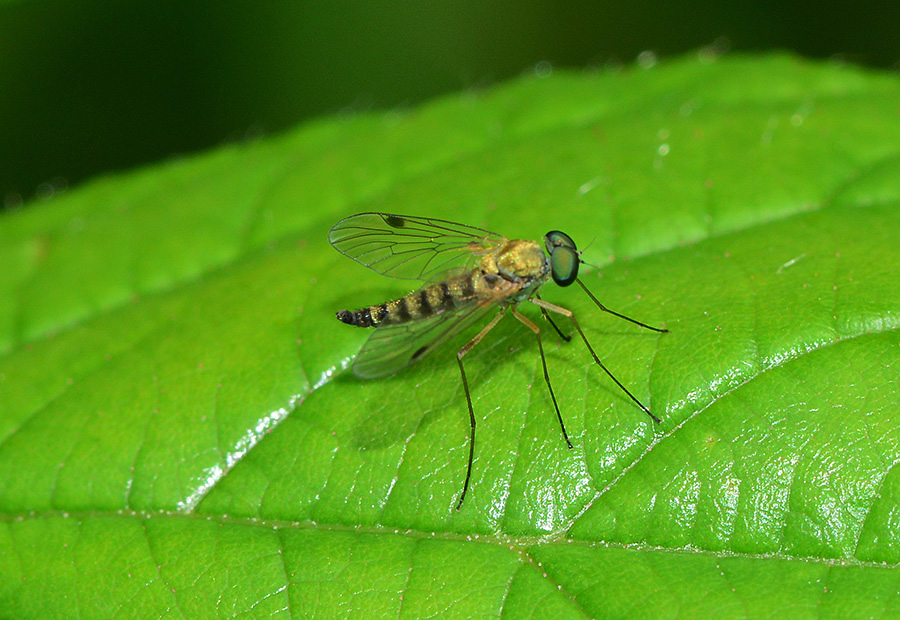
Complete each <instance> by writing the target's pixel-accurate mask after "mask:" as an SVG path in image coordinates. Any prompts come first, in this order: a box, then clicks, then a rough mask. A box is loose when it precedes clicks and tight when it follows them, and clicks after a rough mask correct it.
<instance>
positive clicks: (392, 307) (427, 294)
mask: <svg viewBox="0 0 900 620" xmlns="http://www.w3.org/2000/svg"><path fill="white" fill-rule="evenodd" d="M471 277H472V275H471V274H468V275H467V276H465V277H464V278H462V279H460V280H458V281H451V282H438V283H437V284H432V285H431V286H426V287H424V288H421V289H419V290H418V291H415V292H413V293H410V294H409V295H406V296H405V297H401V298H400V299H395V300H393V301H389V302H386V303H383V304H378V305H376V306H368V307H366V308H360V309H359V310H340V311H338V313H337V318H338V319H340V320H341V321H343V322H344V323H347V324H348V325H356V326H357V327H377V326H378V325H381V324H382V323H386V324H388V325H390V324H396V323H406V322H408V321H417V320H420V319H425V318H428V317H430V316H432V315H434V314H440V313H442V312H446V311H448V310H452V309H453V308H455V307H456V305H457V303H459V302H461V301H462V300H464V299H466V298H467V297H471V296H472V295H474V289H473V286H472V282H471Z"/></svg>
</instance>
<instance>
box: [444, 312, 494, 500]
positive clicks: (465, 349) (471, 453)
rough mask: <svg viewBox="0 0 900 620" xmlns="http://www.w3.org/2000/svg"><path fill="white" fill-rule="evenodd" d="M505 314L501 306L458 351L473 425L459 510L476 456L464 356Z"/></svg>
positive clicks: (470, 399) (458, 361) (460, 371)
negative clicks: (489, 320) (488, 321)
mask: <svg viewBox="0 0 900 620" xmlns="http://www.w3.org/2000/svg"><path fill="white" fill-rule="evenodd" d="M504 314H506V308H505V307H504V308H501V310H500V312H498V313H497V316H495V317H494V318H493V319H491V322H490V323H488V324H487V325H485V326H484V328H483V329H482V330H481V331H480V332H478V334H476V336H475V337H474V338H472V339H471V340H470V341H469V342H467V343H466V344H465V345H463V348H461V349H460V350H459V351H457V353H456V362H457V363H458V364H459V373H460V374H461V375H462V382H463V389H464V390H465V392H466V404H467V405H469V423H470V424H471V427H472V436H471V437H470V438H469V465H468V467H467V468H466V482H465V483H464V484H463V490H462V494H461V495H460V496H459V502H458V503H457V504H456V509H457V510H459V509H460V508H462V505H463V500H464V499H465V498H466V491H468V490H469V479H470V478H471V477H472V459H473V457H474V456H475V411H474V410H473V409H472V397H471V396H470V395H469V381H468V380H467V379H466V369H465V368H464V367H463V362H462V358H463V357H464V356H465V354H466V353H468V352H469V351H471V350H472V347H474V346H475V345H476V344H478V343H479V342H481V339H482V338H484V337H485V336H487V334H488V332H489V331H491V330H492V329H494V327H496V325H497V323H499V322H500V319H502V318H503V315H504Z"/></svg>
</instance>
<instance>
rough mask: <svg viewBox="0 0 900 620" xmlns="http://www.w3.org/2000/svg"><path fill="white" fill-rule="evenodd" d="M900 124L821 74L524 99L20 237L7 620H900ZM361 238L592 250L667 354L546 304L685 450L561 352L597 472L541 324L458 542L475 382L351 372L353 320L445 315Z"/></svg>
mask: <svg viewBox="0 0 900 620" xmlns="http://www.w3.org/2000/svg"><path fill="white" fill-rule="evenodd" d="M898 101H900V81H898V80H897V78H896V76H893V75H880V74H874V73H868V72H864V71H862V70H859V69H856V68H853V67H847V66H841V65H836V64H812V63H808V62H805V61H802V60H798V59H796V58H792V57H788V56H767V57H755V58H754V57H749V58H748V57H740V56H735V57H730V58H725V59H710V58H708V57H700V58H686V59H683V60H680V61H674V62H669V63H663V64H662V65H660V66H656V67H653V68H649V69H640V68H634V69H629V70H626V71H623V72H621V73H608V74H576V73H563V74H556V75H554V76H552V77H550V78H546V79H540V78H537V77H524V78H522V79H520V80H517V81H515V82H513V83H509V84H506V85H503V86H501V87H498V88H496V89H494V90H492V91H490V92H486V93H468V94H465V95H462V96H452V97H447V98H444V99H441V100H438V101H435V102H432V103H430V104H428V105H425V106H423V107H421V108H419V109H416V110H412V111H409V112H406V113H402V114H401V113H385V114H382V113H379V114H369V115H365V116H358V117H351V118H335V119H327V120H323V121H321V122H319V123H316V124H313V125H308V126H305V127H303V128H301V129H299V130H297V131H296V132H294V133H291V134H288V135H285V136H281V137H277V138H270V139H268V140H265V141H262V142H258V143H250V144H240V145H233V146H230V147H226V148H223V149H220V150H219V151H216V152H214V153H210V154H207V155H204V156H201V157H196V158H190V159H186V160H180V161H173V162H170V163H167V164H164V165H160V166H157V167H154V168H152V169H147V170H140V171H135V172H133V173H129V174H126V175H122V176H115V177H109V178H103V179H98V180H96V181H94V182H92V183H90V184H88V185H86V186H84V187H81V188H78V189H77V190H74V191H72V192H70V193H69V194H67V195H65V196H62V197H60V198H58V199H55V200H53V201H52V202H49V203H47V204H41V205H34V206H32V207H31V208H29V209H26V210H23V211H19V212H12V213H4V214H2V216H0V217H2V219H0V615H2V616H4V617H15V618H26V619H27V618H50V617H79V618H110V617H117V618H156V617H188V618H213V617H217V618H218V617H228V618H231V617H238V616H240V617H269V616H272V615H275V614H279V613H280V614H284V615H286V616H288V617H314V618H329V617H364V618H376V617H391V618H394V617H398V616H402V617H433V616H441V617H465V618H473V617H497V616H500V615H502V616H503V617H508V618H546V617H554V618H570V617H571V618H583V617H627V618H645V617H646V618H659V617H675V616H678V617H710V616H715V617H718V618H747V617H766V618H771V617H785V618H806V617H809V618H813V617H815V618H823V617H825V618H829V617H834V618H845V617H851V616H852V617H868V616H880V617H895V616H896V615H898V614H900V612H898V605H900V601H898V594H897V587H896V585H895V584H896V580H897V573H895V572H894V571H895V570H897V569H896V568H895V565H896V564H897V562H898V561H900V511H898V508H897V506H898V499H900V477H898V475H897V472H896V468H894V464H895V463H897V462H898V461H900V430H898V429H900V405H898V396H900V394H898V382H897V379H896V377H897V374H898V372H900V362H898V361H897V360H898V355H897V352H898V351H900V335H898V330H897V325H898V322H900V297H898V295H896V294H895V288H896V265H897V264H898V263H900V250H898V244H897V241H896V240H897V239H898V238H900V210H898V206H900V181H898V179H900V157H898V152H900V147H898V145H900V115H898V107H897V105H898V104H897V102H898ZM361 211H389V212H396V213H410V214H419V215H431V216H435V217H445V218H448V219H452V220H456V221H460V222H463V223H466V224H471V225H475V226H482V227H485V228H487V229H490V230H496V231H498V232H500V233H501V234H504V235H508V236H511V237H518V238H525V239H540V238H541V236H542V235H543V234H544V233H546V232H547V231H548V230H551V229H559V230H563V231H566V232H568V233H569V234H570V235H571V236H572V237H573V238H574V239H575V241H576V242H577V243H578V244H579V247H581V248H583V249H584V254H583V258H584V260H585V261H586V262H587V263H589V264H590V265H591V266H592V267H585V268H584V272H583V280H584V281H585V283H586V284H587V286H588V287H589V288H590V289H591V290H593V291H594V293H595V294H597V295H598V297H599V298H600V299H601V300H602V301H603V303H604V304H606V305H608V306H609V307H610V308H611V309H614V310H616V311H619V312H623V313H625V314H627V315H629V316H633V317H635V318H637V319H639V320H642V321H646V322H648V323H650V324H653V325H665V326H666V327H668V328H669V330H670V333H667V334H656V333H653V332H649V331H646V330H642V329H640V328H638V327H636V326H634V325H632V324H630V323H626V322H623V321H620V320H618V319H616V318H614V317H612V316H610V315H607V314H604V313H602V312H600V311H599V310H598V309H597V308H596V307H594V306H593V305H592V303H591V302H590V300H589V299H587V298H586V296H585V295H584V294H583V293H582V292H581V291H579V290H578V287H571V288H568V289H555V288H554V287H552V286H550V285H548V286H547V287H546V289H545V290H542V294H543V295H544V298H545V299H547V300H549V301H551V302H553V303H557V304H560V305H562V306H564V307H566V308H570V309H572V310H573V311H574V312H575V313H576V316H578V317H579V322H580V324H581V325H582V326H583V328H584V329H585V332H586V334H587V337H588V338H589V339H590V340H591V342H592V344H593V346H594V348H595V349H596V350H597V353H598V355H599V356H600V358H601V359H602V360H604V363H605V364H606V365H607V366H608V367H609V368H610V369H611V370H612V372H614V373H615V375H616V376H617V377H618V378H619V379H620V380H621V381H622V383H623V384H624V385H626V386H628V388H629V389H630V390H631V391H633V392H634V394H635V395H636V396H637V397H638V398H639V399H640V400H641V401H642V402H644V403H645V404H647V405H649V406H650V407H651V409H652V410H653V411H654V412H655V413H656V414H657V415H659V416H660V417H661V418H662V424H660V425H655V424H653V423H652V422H651V421H650V420H649V418H648V417H647V416H646V415H644V413H643V412H641V411H640V409H638V408H637V407H636V406H635V405H634V403H633V402H631V401H630V400H629V399H628V397H627V396H626V395H625V394H624V393H623V392H622V391H620V390H619V389H618V388H617V387H616V386H615V385H614V384H613V383H612V382H611V381H610V380H609V378H608V377H606V376H605V374H604V373H603V372H602V371H601V370H600V369H599V368H597V367H596V366H595V365H593V363H592V362H591V359H590V357H589V355H588V353H587V352H586V351H585V349H584V347H583V346H582V343H580V342H578V341H577V340H575V339H573V341H572V342H569V343H565V342H561V340H560V339H559V338H557V337H556V336H555V334H553V332H552V331H549V330H548V331H546V332H545V338H544V347H545V349H546V353H547V363H548V366H549V372H550V376H551V378H552V381H553V386H554V389H555V392H556V394H557V397H558V399H559V403H560V408H561V410H562V414H563V416H564V418H565V421H566V425H567V429H568V431H569V435H570V436H571V438H572V442H573V444H574V448H573V449H572V450H568V449H566V446H565V443H564V442H563V440H562V437H561V433H560V430H559V425H558V423H557V421H556V416H555V413H554V411H553V407H552V403H551V401H550V397H549V394H548V392H547V390H546V386H545V385H544V383H543V375H542V371H541V365H540V360H539V357H538V353H537V346H536V343H535V342H534V338H533V336H532V335H531V334H530V332H528V330H526V329H524V328H523V327H522V326H521V325H519V324H517V323H516V322H515V321H513V320H511V319H507V320H505V321H503V322H501V324H500V326H499V327H498V328H497V329H496V330H495V331H494V332H492V333H491V334H490V335H489V337H488V338H486V339H485V340H484V341H483V342H482V343H481V344H480V345H479V346H478V347H477V348H476V349H474V350H473V351H472V353H471V354H470V355H469V356H467V357H466V369H467V374H468V376H469V381H470V386H471V388H472V396H473V405H474V407H475V413H476V417H477V420H478V435H477V442H476V446H475V459H476V460H475V465H474V472H473V476H472V484H471V487H470V490H469V495H468V497H467V499H466V502H465V504H464V506H463V508H462V510H460V511H456V510H455V509H454V506H455V503H456V500H457V498H458V497H459V493H460V491H461V488H462V483H463V478H464V475H465V467H466V458H467V455H468V443H467V437H468V433H469V428H468V416H467V412H466V406H465V398H464V396H463V392H462V388H461V384H460V379H459V373H458V369H457V367H456V364H455V363H454V361H453V358H454V355H453V351H454V349H453V347H452V346H451V347H447V348H446V349H445V350H444V351H443V353H439V354H436V355H433V356H431V357H429V358H427V359H425V360H423V361H422V362H421V363H420V364H418V365H416V366H414V367H412V368H410V369H409V370H408V371H404V372H402V373H400V374H398V375H397V376H395V377H392V378H389V379H386V380H380V381H360V380H358V379H356V378H354V377H353V376H352V373H350V372H349V370H347V369H348V367H349V365H350V363H351V362H352V359H353V355H354V354H355V352H356V351H357V350H358V349H359V347H360V346H361V345H362V343H363V341H364V340H365V338H366V336H367V335H368V332H367V331H364V330H360V329H356V328H352V327H349V326H346V325H342V324H340V323H338V322H337V321H336V320H335V319H334V312H335V310H337V309H340V308H356V307H361V306H364V305H367V304H372V303H379V302H382V301H385V300H387V299H389V298H393V297H396V296H398V295H401V294H403V293H405V292H406V291H407V290H408V289H409V287H410V286H412V284H410V283H404V282H400V281H395V280H389V279H387V278H382V277H379V276H377V275H376V274H374V273H372V272H370V271H367V270H365V269H364V268H363V267H361V266H360V265H358V264H356V263H354V262H352V261H349V260H347V259H346V258H345V257H343V256H341V255H339V254H338V253H337V252H335V251H334V250H333V249H331V248H330V247H329V246H328V243H327V241H326V238H327V231H328V229H329V227H330V226H331V225H333V224H334V223H335V222H336V221H337V220H338V219H340V218H342V217H345V216H347V215H350V214H352V213H354V212H361ZM530 306H531V304H523V305H522V311H523V312H524V313H526V314H528V315H529V316H531V317H539V313H537V312H536V308H534V307H530ZM542 324H543V323H542ZM564 327H565V325H564ZM469 337H471V334H469Z"/></svg>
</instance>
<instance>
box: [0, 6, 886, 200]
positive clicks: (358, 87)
mask: <svg viewBox="0 0 900 620" xmlns="http://www.w3.org/2000/svg"><path fill="white" fill-rule="evenodd" d="M898 33H900V2H897V1H896V0H882V1H879V2H874V3H869V4H864V3H856V4H853V3H843V4H842V5H840V6H837V5H835V6H833V7H830V6H828V5H823V4H818V3H813V2H808V1H806V2H803V1H800V0H794V1H789V2H777V1H775V0H764V1H762V2H751V3H748V2H734V1H730V2H729V1H725V2H715V1H710V0H703V1H701V2H694V3H686V2H665V3H664V2H648V1H647V0H614V1H612V2H589V1H587V0H575V1H573V2H568V3H562V2H552V1H550V0H541V1H537V2H521V1H518V2H517V1H513V0H481V1H479V0H449V1H447V2H441V1H430V2H388V1H386V0H374V1H370V2H365V1H363V2H359V1H358V0H357V1H353V2H351V1H349V0H334V1H326V2H315V3H313V2H298V1H290V0H259V1H255V2H242V3H236V2H228V1H223V0H199V1H196V2H190V1H184V0H181V1H176V0H160V1H155V2H147V3H141V2H134V1H133V0H132V1H129V2H126V1H124V0H121V1H112V0H83V1H79V0H49V1H38V0H35V1H27V0H21V1H19V2H3V1H2V0H0V145H2V148H0V209H2V208H4V207H6V208H15V207H18V206H20V205H21V204H23V203H28V202H31V201H34V200H41V199H44V198H46V197H49V196H51V195H53V194H54V193H56V192H58V191H61V190H64V189H65V188H66V187H68V186H71V185H73V184H77V183H80V182H82V181H83V180H85V179H87V178H90V177H92V176H94V175H98V174H102V173H106V172H112V171H119V170H123V169H127V168H131V167H135V166H140V165H143V164H146V163H150V162H154V161H158V160H162V159H166V158H169V157H172V156H176V155H180V154H187V153H192V152H196V151H201V150H204V149H208V148H211V147H215V146H216V145H218V144H222V143H226V142H231V141H240V140H246V139H252V138H254V137H256V136H259V135H262V134H267V133H274V132H280V131H282V130H284V129H286V128H289V127H292V126H294V125H296V124H297V123H299V122H301V121H303V120H304V119H308V118H311V117H315V116H320V115H323V114H332V113H341V112H345V111H366V110H371V109H386V108H387V109H390V108H405V107H409V106H414V105H416V104H417V103H419V102H421V101H423V100H426V99H429V98H431V97H434V96H436V95H440V94H444V93H448V92H453V91H459V90H470V89H481V88H486V87H489V86H490V85H492V84H494V83H497V82H499V81H503V80H506V79H508V78H510V77H513V76H516V75H519V74H521V73H522V72H524V71H529V70H531V69H532V68H533V67H534V65H535V64H536V63H539V62H544V61H546V62H549V63H550V64H551V65H552V66H553V67H557V68H590V67H603V66H607V65H608V64H610V63H621V64H626V65H627V64H631V63H632V62H634V59H635V58H636V56H637V55H638V54H639V53H640V52H642V51H645V50H652V51H653V52H655V53H656V54H657V55H658V56H659V57H661V58H665V57H670V56H675V55H679V54H682V53H686V52H690V51H692V50H697V49H699V48H701V47H704V46H708V45H711V44H714V43H715V45H716V46H718V47H729V48H730V49H731V50H732V51H734V50H738V51H767V50H773V49H778V50H790V51H793V52H795V53H797V54H800V55H803V56H807V57H811V58H819V59H827V58H833V57H838V58H840V59H842V60H845V61H848V62H853V63H858V64H862V65H866V66H870V67H878V68H887V69H891V70H894V71H896V70H897V69H898V68H900V37H898Z"/></svg>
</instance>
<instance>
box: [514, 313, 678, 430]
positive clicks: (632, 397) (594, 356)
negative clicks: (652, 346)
mask: <svg viewBox="0 0 900 620" xmlns="http://www.w3.org/2000/svg"><path fill="white" fill-rule="evenodd" d="M530 301H531V303H533V304H536V305H538V306H540V307H541V308H546V309H547V310H549V311H550V312H556V313H557V314H561V315H563V316H565V317H569V320H570V321H572V324H573V325H574V326H575V329H576V330H578V333H579V334H580V335H581V339H582V340H584V345H585V346H586V347H587V348H588V351H590V352H591V356H592V357H593V358H594V361H595V362H597V365H598V366H600V368H602V369H603V372H605V373H606V374H607V375H609V378H610V379H612V380H613V381H615V382H616V385H618V386H619V387H620V388H622V391H623V392H625V393H626V394H628V397H629V398H630V399H631V400H633V401H634V402H635V403H637V406H638V407H640V408H641V409H643V410H644V413H646V414H647V415H648V416H650V417H651V418H653V421H654V422H656V423H657V424H659V423H660V422H661V420H660V419H659V418H657V417H656V416H655V415H653V412H651V411H650V410H649V409H648V408H647V407H645V406H644V403H642V402H641V401H639V400H638V399H637V398H635V396H634V394H632V393H631V392H629V391H628V388H626V387H625V386H624V385H622V382H621V381H619V380H618V379H616V377H615V375H613V374H612V373H611V372H610V371H609V369H608V368H607V367H606V366H604V365H603V362H601V361H600V358H599V357H597V354H596V353H595V352H594V348H593V347H592V346H591V343H590V342H588V339H587V336H585V335H584V332H583V331H581V326H580V325H579V324H578V321H576V320H575V315H574V314H573V313H572V311H571V310H567V309H566V308H563V307H562V306H557V305H555V304H551V303H550V302H547V301H544V300H543V299H535V298H532V299H531V300H530ZM611 314H616V313H615V312H611ZM616 316H622V315H620V314H616ZM623 318H628V317H623ZM628 320H629V321H632V322H633V323H637V324H638V325H644V324H643V323H638V322H637V321H634V320H633V319H628ZM644 327H648V328H649V329H652V330H654V331H665V330H659V329H656V328H655V327H650V326H649V325H644Z"/></svg>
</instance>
